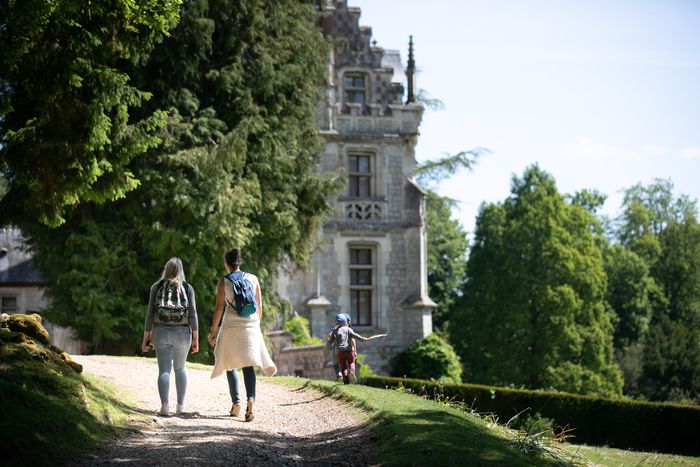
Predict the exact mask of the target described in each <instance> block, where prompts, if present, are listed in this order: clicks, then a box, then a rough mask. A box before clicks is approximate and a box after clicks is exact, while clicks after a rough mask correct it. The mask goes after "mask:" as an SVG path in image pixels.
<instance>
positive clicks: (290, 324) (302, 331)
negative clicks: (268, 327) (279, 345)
mask: <svg viewBox="0 0 700 467" xmlns="http://www.w3.org/2000/svg"><path fill="white" fill-rule="evenodd" d="M282 329H284V330H285V331H287V332H290V333H291V334H292V346H293V347H301V346H305V345H320V344H323V340H321V339H319V338H318V337H311V326H310V325H309V320H308V319H306V318H304V317H303V316H294V317H293V318H291V319H288V320H287V321H286V322H285V323H284V326H283V328H282Z"/></svg>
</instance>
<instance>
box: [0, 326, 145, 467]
mask: <svg viewBox="0 0 700 467" xmlns="http://www.w3.org/2000/svg"><path fill="white" fill-rule="evenodd" d="M45 335H46V330H45V329H44V328H43V326H41V321H40V319H39V318H38V315H31V316H26V315H13V316H12V317H10V319H9V320H7V321H3V323H2V326H1V327H0V360H2V362H3V364H2V365H1V366H0V430H2V433H3V442H2V443H1V444H0V458H2V459H3V463H4V464H6V465H53V464H64V463H65V462H66V461H68V460H69V459H70V458H73V457H75V456H78V455H80V454H84V453H85V452H86V451H88V450H89V449H94V448H96V447H97V443H98V442H99V441H103V440H106V439H110V438H113V437H114V435H115V434H116V430H115V428H120V427H125V426H126V424H127V413H126V410H125V405H124V403H123V402H119V401H118V400H117V396H116V395H115V394H114V393H112V392H111V391H110V390H108V389H107V388H105V387H104V386H103V385H102V384H100V383H98V382H97V381H94V380H91V379H86V378H84V377H82V376H81V375H80V374H79V372H78V371H77V370H78V369H82V367H80V365H79V364H77V363H75V362H72V361H71V360H70V357H69V356H68V355H67V354H65V352H63V351H62V350H60V349H58V348H56V347H54V346H53V345H51V344H50V342H47V343H44V336H45ZM71 364H72V365H71ZM128 416H129V417H130V418H131V419H133V413H129V414H128Z"/></svg>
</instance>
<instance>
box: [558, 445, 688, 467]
mask: <svg viewBox="0 0 700 467" xmlns="http://www.w3.org/2000/svg"><path fill="white" fill-rule="evenodd" d="M565 449H567V450H568V451H571V452H579V453H580V454H582V455H584V456H586V457H587V458H588V459H590V460H591V462H593V463H595V464H596V465H605V466H608V467H635V466H654V467H676V466H700V458H698V457H688V456H677V455H673V454H658V453H653V452H640V451H626V450H624V449H614V448H606V447H598V446H576V445H571V444H570V445H567V446H566V447H565Z"/></svg>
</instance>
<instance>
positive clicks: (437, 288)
mask: <svg viewBox="0 0 700 467" xmlns="http://www.w3.org/2000/svg"><path fill="white" fill-rule="evenodd" d="M426 217H427V234H428V294H429V296H430V298H432V299H433V301H435V303H437V305H438V306H437V308H436V309H434V310H433V326H434V327H435V328H441V327H443V326H444V325H445V323H446V322H447V321H448V320H449V317H450V314H451V313H452V310H453V308H454V305H455V303H456V302H457V300H458V298H459V296H460V295H461V292H462V287H463V283H464V277H465V273H466V265H467V248H468V246H469V242H468V241H467V234H466V232H465V231H464V229H463V227H462V226H461V224H460V223H459V221H458V220H456V219H454V218H453V217H452V213H451V205H450V203H449V201H448V200H447V199H446V198H443V197H441V196H437V195H436V194H435V193H433V192H430V193H429V194H428V198H427V202H426Z"/></svg>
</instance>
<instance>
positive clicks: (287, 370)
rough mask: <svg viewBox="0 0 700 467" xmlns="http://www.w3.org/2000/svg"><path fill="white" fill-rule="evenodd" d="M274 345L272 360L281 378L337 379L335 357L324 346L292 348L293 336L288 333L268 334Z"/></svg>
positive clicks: (273, 332) (275, 332)
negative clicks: (334, 365)
mask: <svg viewBox="0 0 700 467" xmlns="http://www.w3.org/2000/svg"><path fill="white" fill-rule="evenodd" d="M267 337H268V338H269V339H270V343H271V344H272V360H273V361H274V362H275V365H277V374H278V375H280V376H299V377H303V378H312V379H335V373H334V371H333V356H332V355H331V352H330V351H327V350H324V346H323V345H309V346H305V347H292V335H291V334H290V333H288V332H286V331H272V332H269V333H268V334H267Z"/></svg>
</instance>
